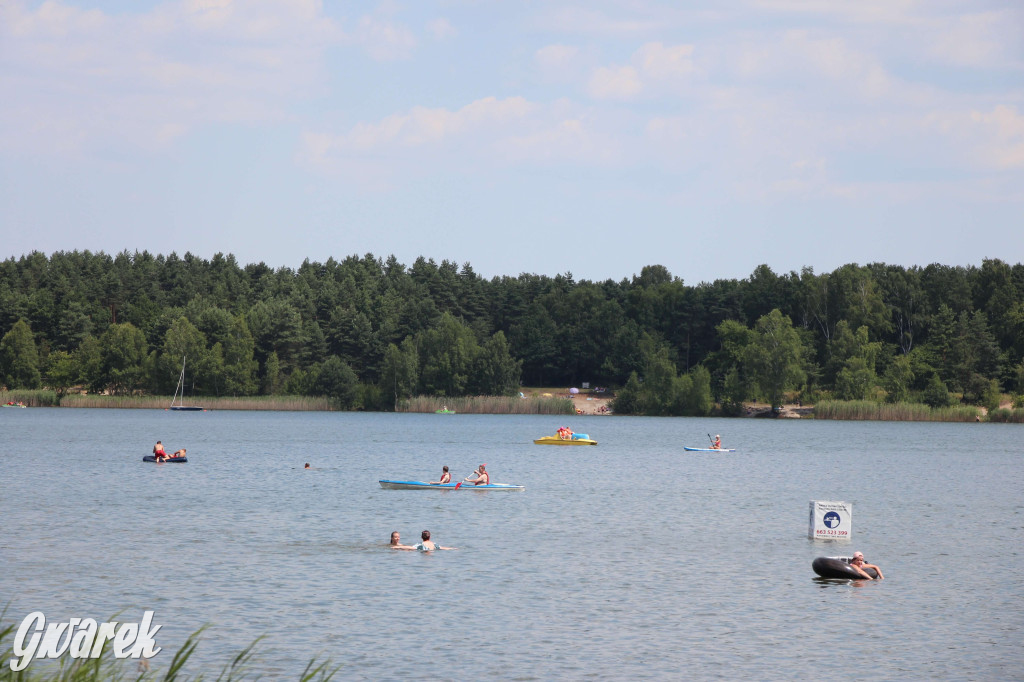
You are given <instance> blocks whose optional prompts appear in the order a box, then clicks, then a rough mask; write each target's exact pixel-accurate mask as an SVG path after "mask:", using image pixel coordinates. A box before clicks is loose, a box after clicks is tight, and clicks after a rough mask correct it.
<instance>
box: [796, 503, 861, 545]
mask: <svg viewBox="0 0 1024 682" xmlns="http://www.w3.org/2000/svg"><path fill="white" fill-rule="evenodd" d="M807 534H808V535H809V536H810V537H811V538H812V539H814V540H849V539H850V538H851V537H853V505H852V504H850V503H848V502H822V501H820V500H811V520H810V526H809V527H808V529H807Z"/></svg>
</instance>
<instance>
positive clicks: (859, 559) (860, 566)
mask: <svg viewBox="0 0 1024 682" xmlns="http://www.w3.org/2000/svg"><path fill="white" fill-rule="evenodd" d="M850 565H851V566H853V567H854V568H855V569H857V571H858V572H859V573H860V574H861V575H863V576H864V577H865V578H867V579H868V580H871V579H872V578H871V576H870V575H868V574H867V572H866V571H865V570H864V569H865V568H873V569H875V572H876V573H878V579H879V580H882V579H884V578H885V576H884V575H882V569H880V568H879V567H878V566H875V565H874V564H868V563H865V562H864V555H863V554H861V553H860V552H854V553H853V558H852V559H850Z"/></svg>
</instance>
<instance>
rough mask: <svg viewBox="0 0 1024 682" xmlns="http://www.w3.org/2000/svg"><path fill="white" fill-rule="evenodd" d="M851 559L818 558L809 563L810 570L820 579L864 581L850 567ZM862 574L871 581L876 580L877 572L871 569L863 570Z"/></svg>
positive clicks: (840, 557) (863, 578)
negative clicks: (868, 576)
mask: <svg viewBox="0 0 1024 682" xmlns="http://www.w3.org/2000/svg"><path fill="white" fill-rule="evenodd" d="M851 558H852V557H845V556H820V557H818V558H817V559H815V560H814V561H812V562H811V568H812V569H814V572H815V573H817V574H818V575H820V576H821V577H822V578H832V579H834V580H866V578H865V577H864V576H862V575H861V574H860V573H858V572H857V569H856V568H854V567H853V566H851V565H850V559H851ZM864 572H865V573H867V574H868V575H870V576H871V579H872V580H875V579H877V578H878V572H877V571H875V569H873V568H865V569H864Z"/></svg>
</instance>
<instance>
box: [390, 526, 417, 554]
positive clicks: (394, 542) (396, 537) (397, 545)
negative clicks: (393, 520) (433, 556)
mask: <svg viewBox="0 0 1024 682" xmlns="http://www.w3.org/2000/svg"><path fill="white" fill-rule="evenodd" d="M389 546H390V547H391V549H416V548H415V547H413V546H412V545H403V544H402V536H401V535H400V534H399V533H398V531H397V530H396V531H395V532H394V533H392V534H391V544H390V545H389Z"/></svg>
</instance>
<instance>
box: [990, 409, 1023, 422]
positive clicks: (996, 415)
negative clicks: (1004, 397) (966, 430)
mask: <svg viewBox="0 0 1024 682" xmlns="http://www.w3.org/2000/svg"><path fill="white" fill-rule="evenodd" d="M986 421H990V422H996V423H999V424H1024V410H1022V409H1019V408H1018V409H1014V410H1010V409H1007V408H1005V407H1001V408H999V409H998V410H992V411H991V412H989V413H988V417H987V418H986Z"/></svg>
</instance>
